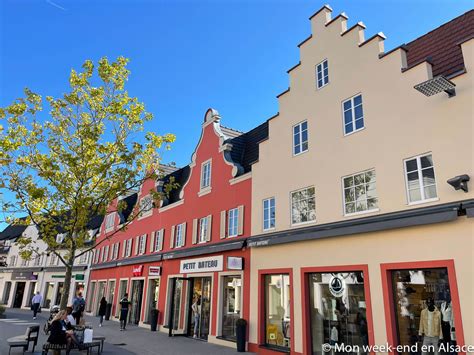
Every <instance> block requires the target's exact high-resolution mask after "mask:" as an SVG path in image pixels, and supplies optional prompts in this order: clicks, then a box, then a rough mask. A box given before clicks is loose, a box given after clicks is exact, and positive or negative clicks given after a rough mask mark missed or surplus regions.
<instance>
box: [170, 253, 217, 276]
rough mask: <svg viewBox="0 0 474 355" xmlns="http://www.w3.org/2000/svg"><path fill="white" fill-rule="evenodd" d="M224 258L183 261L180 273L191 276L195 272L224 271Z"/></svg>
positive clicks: (215, 257)
mask: <svg viewBox="0 0 474 355" xmlns="http://www.w3.org/2000/svg"><path fill="white" fill-rule="evenodd" d="M223 259H224V258H223V256H222V255H219V256H210V257H207V258H198V259H186V260H181V263H180V266H179V272H180V273H181V274H190V273H193V272H208V271H222V270H223V264H224V261H223Z"/></svg>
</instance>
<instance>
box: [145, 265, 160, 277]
mask: <svg viewBox="0 0 474 355" xmlns="http://www.w3.org/2000/svg"><path fill="white" fill-rule="evenodd" d="M160 275H161V267H159V266H150V267H149V268H148V276H160Z"/></svg>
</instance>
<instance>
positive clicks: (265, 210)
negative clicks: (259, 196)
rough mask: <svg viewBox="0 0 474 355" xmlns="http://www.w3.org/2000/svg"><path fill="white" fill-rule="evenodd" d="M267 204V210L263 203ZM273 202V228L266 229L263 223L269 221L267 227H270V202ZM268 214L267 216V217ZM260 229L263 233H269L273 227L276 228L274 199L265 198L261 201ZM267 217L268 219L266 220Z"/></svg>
mask: <svg viewBox="0 0 474 355" xmlns="http://www.w3.org/2000/svg"><path fill="white" fill-rule="evenodd" d="M267 201H268V203H269V207H268V208H265V202H267ZM272 201H273V214H274V215H273V227H266V228H265V222H266V221H269V226H271V221H272V217H271V208H272V207H271V202H272ZM267 214H268V216H267ZM262 217H263V218H262V229H263V230H264V231H269V230H273V229H275V226H276V201H275V197H269V198H266V199H264V200H263V201H262ZM267 217H268V218H267Z"/></svg>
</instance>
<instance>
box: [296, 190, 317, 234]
mask: <svg viewBox="0 0 474 355" xmlns="http://www.w3.org/2000/svg"><path fill="white" fill-rule="evenodd" d="M313 221H316V198H315V193H314V187H308V188H306V189H302V190H298V191H294V192H292V193H291V224H293V225H296V224H300V223H308V222H313Z"/></svg>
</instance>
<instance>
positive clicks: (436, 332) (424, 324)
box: [419, 307, 443, 339]
mask: <svg viewBox="0 0 474 355" xmlns="http://www.w3.org/2000/svg"><path fill="white" fill-rule="evenodd" d="M419 335H425V337H436V338H438V339H442V338H443V330H442V329H441V312H440V311H438V309H437V308H436V307H434V310H433V311H430V310H429V309H428V308H425V309H423V310H422V311H421V316H420V330H419Z"/></svg>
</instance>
